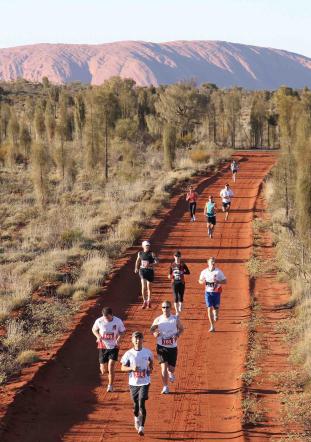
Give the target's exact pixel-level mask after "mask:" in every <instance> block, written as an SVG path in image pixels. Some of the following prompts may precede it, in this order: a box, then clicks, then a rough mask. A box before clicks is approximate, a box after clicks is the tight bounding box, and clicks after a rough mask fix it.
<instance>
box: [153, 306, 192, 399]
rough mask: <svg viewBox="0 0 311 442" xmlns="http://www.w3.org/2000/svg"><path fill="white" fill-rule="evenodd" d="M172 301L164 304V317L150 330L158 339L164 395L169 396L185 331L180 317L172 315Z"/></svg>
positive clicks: (156, 320)
mask: <svg viewBox="0 0 311 442" xmlns="http://www.w3.org/2000/svg"><path fill="white" fill-rule="evenodd" d="M171 307H172V304H171V302H170V301H164V302H163V303H162V312H163V313H162V315H161V316H158V317H157V318H156V319H155V320H154V321H153V324H152V326H151V328H150V331H151V332H152V333H153V336H154V337H155V338H157V355H158V360H159V362H160V364H161V375H162V382H163V389H162V391H161V393H162V394H168V393H169V392H170V391H169V388H168V385H167V384H168V381H170V382H174V381H175V375H174V372H175V367H176V361H177V339H178V338H179V336H180V335H181V334H182V332H183V331H184V328H183V326H182V324H181V322H180V319H179V318H178V316H175V315H172V314H171Z"/></svg>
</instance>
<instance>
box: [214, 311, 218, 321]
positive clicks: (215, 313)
mask: <svg viewBox="0 0 311 442" xmlns="http://www.w3.org/2000/svg"><path fill="white" fill-rule="evenodd" d="M213 316H214V321H215V322H216V321H218V312H217V310H213Z"/></svg>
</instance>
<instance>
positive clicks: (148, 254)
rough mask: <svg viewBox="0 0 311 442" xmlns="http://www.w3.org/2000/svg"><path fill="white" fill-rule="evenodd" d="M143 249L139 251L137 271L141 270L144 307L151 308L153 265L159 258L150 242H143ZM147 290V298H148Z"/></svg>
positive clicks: (136, 264)
mask: <svg viewBox="0 0 311 442" xmlns="http://www.w3.org/2000/svg"><path fill="white" fill-rule="evenodd" d="M142 248H143V251H141V252H139V253H138V256H137V259H136V263H135V273H138V272H139V276H140V281H141V294H142V297H143V305H142V308H146V307H148V308H151V294H152V283H153V281H154V270H153V265H154V264H158V258H157V257H156V256H155V254H154V253H153V252H152V251H151V250H150V242H149V241H143V242H142ZM146 292H147V299H146Z"/></svg>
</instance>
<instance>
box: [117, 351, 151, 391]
mask: <svg viewBox="0 0 311 442" xmlns="http://www.w3.org/2000/svg"><path fill="white" fill-rule="evenodd" d="M149 361H153V354H152V351H150V350H149V349H148V348H142V349H141V350H135V349H134V348H131V349H130V350H128V351H127V352H126V353H125V354H124V355H123V356H122V358H121V364H122V365H125V366H126V367H131V368H133V369H134V368H135V367H139V371H130V372H129V384H130V385H135V386H139V385H148V384H150V370H149Z"/></svg>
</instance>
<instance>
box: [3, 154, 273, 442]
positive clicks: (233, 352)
mask: <svg viewBox="0 0 311 442" xmlns="http://www.w3.org/2000/svg"><path fill="white" fill-rule="evenodd" d="M274 162H275V156H274V155H273V154H270V153H258V154H255V153H254V154H243V155H242V161H241V170H240V172H239V174H238V179H237V183H236V184H234V183H233V184H232V188H233V190H234V192H235V198H234V202H233V205H232V211H231V213H230V216H229V220H228V221H227V222H224V217H223V214H222V213H219V214H218V216H217V226H216V231H215V238H214V239H212V240H210V239H208V238H207V233H206V223H205V219H204V217H203V207H204V204H205V201H206V200H207V196H208V194H210V193H212V194H214V195H216V196H217V202H218V208H220V206H221V203H220V200H219V198H218V195H219V191H220V189H221V188H222V187H223V186H224V184H225V182H226V181H229V182H231V177H230V173H229V172H224V173H220V174H219V175H218V176H216V177H215V178H214V179H213V178H211V179H207V180H202V179H201V181H200V184H199V185H198V191H199V193H200V198H199V202H198V207H199V210H198V213H197V221H196V222H195V223H190V222H189V215H188V212H187V210H186V207H187V206H186V204H185V202H184V199H178V198H177V197H175V198H173V199H172V201H171V207H172V211H171V212H170V213H169V214H168V215H167V216H166V218H165V222H164V223H161V224H160V226H159V228H158V229H157V230H156V231H155V232H154V233H153V235H152V244H153V250H154V251H155V252H157V253H158V255H159V257H160V265H159V266H158V268H157V278H156V282H155V284H154V296H153V307H152V309H151V310H150V311H143V310H141V309H140V305H141V303H140V297H139V296H138V294H139V280H138V277H137V275H134V273H133V268H134V259H135V256H134V254H133V256H132V257H131V256H130V257H129V259H128V261H127V262H126V263H125V265H124V266H123V267H121V268H120V270H119V271H118V272H117V274H116V275H115V276H114V277H113V278H112V280H111V282H110V284H109V287H108V290H107V292H106V293H105V295H104V297H103V298H102V300H101V301H100V302H99V303H98V304H97V306H95V307H94V308H93V309H92V310H91V311H90V314H89V315H88V316H86V317H84V318H83V320H82V321H81V323H80V324H79V325H78V326H77V327H76V329H75V331H74V332H73V333H72V335H71V336H70V338H69V339H68V340H67V341H66V342H65V343H64V345H63V346H62V348H61V349H60V350H59V352H58V353H57V355H56V357H55V358H54V359H53V360H51V361H50V363H48V364H46V365H45V366H44V367H42V368H40V370H39V371H38V372H37V374H36V375H35V377H34V379H33V381H32V382H31V384H30V385H29V386H28V387H26V388H24V389H23V390H22V392H21V393H20V394H19V395H17V396H16V398H15V400H14V402H13V403H12V404H11V406H10V407H9V408H8V411H7V414H6V416H5V418H4V420H3V423H2V428H4V430H3V431H2V432H1V433H0V439H1V441H2V442H20V441H23V442H57V441H70V442H73V441H74V442H80V441H81V442H99V441H103V440H105V439H107V440H113V441H131V440H138V439H139V436H137V433H136V432H135V430H134V427H133V417H132V405H131V401H130V397H129V392H128V388H127V375H125V374H123V373H121V372H119V371H118V373H117V375H116V384H115V390H116V391H115V392H114V393H112V394H107V393H106V391H105V387H106V378H100V376H99V373H98V365H97V350H96V345H95V339H94V337H93V336H92V335H91V332H90V329H91V326H92V324H93V322H94V320H95V318H96V317H98V316H100V310H101V307H102V306H103V305H111V306H112V307H113V309H114V311H115V314H116V315H117V316H120V317H121V318H123V319H124V321H125V325H126V327H127V330H128V333H127V334H126V337H125V339H124V340H123V342H122V348H121V352H120V354H121V355H122V354H123V353H124V351H125V350H126V349H128V348H129V347H130V342H129V341H130V332H132V331H133V330H134V329H140V330H143V331H144V332H146V342H145V346H146V347H149V348H151V349H152V350H154V348H155V342H154V341H155V340H154V338H153V337H152V336H151V335H150V334H149V332H148V329H149V327H150V325H151V323H152V321H153V319H154V318H155V317H156V316H158V315H159V314H160V308H159V306H160V302H161V301H162V300H164V299H172V295H171V291H170V285H169V281H168V280H167V277H166V275H167V270H168V266H169V263H170V262H171V260H172V255H173V252H174V251H175V250H176V249H177V248H178V249H180V250H181V251H182V254H183V258H184V259H185V261H186V262H187V264H188V266H189V268H190V271H191V275H189V276H188V277H187V280H186V294H185V307H186V308H185V311H184V312H183V315H182V321H183V323H184V326H185V333H184V335H183V336H182V337H181V338H180V340H179V358H178V365H177V372H176V375H177V380H176V383H175V384H173V385H172V388H171V391H172V393H171V394H170V395H167V396H163V395H160V391H161V382H160V372H159V367H158V365H157V364H156V365H155V371H154V373H153V377H152V385H151V388H150V399H149V401H148V402H147V412H148V416H147V422H146V426H145V431H146V435H145V438H144V440H175V441H176V440H189V441H200V440H213V441H221V440H226V439H229V440H232V439H234V440H236V441H242V440H245V437H244V434H243V429H242V426H241V379H240V375H241V373H242V372H243V364H244V360H245V354H246V350H247V327H246V321H247V319H248V317H249V280H248V277H247V274H246V269H245V262H246V261H247V259H248V258H249V256H250V253H251V250H252V224H251V222H252V217H253V210H254V204H255V200H256V197H257V194H258V189H259V186H260V183H261V182H262V180H263V178H264V177H265V175H266V174H267V173H268V172H269V170H270V168H271V167H272V165H273V164H274ZM133 250H134V249H133ZM211 255H214V256H216V258H217V262H218V266H219V267H220V268H221V269H222V270H223V271H224V273H225V275H226V276H227V279H228V284H227V285H226V286H225V287H224V292H223V295H222V307H221V312H220V320H219V322H218V323H217V328H216V330H217V331H216V333H214V334H210V333H208V328H209V325H208V321H207V313H206V308H205V303H204V296H203V291H204V288H203V287H202V286H200V285H199V284H198V277H199V273H200V271H201V270H202V269H203V268H204V267H206V259H207V258H208V257H209V256H211ZM118 367H119V366H118Z"/></svg>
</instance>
